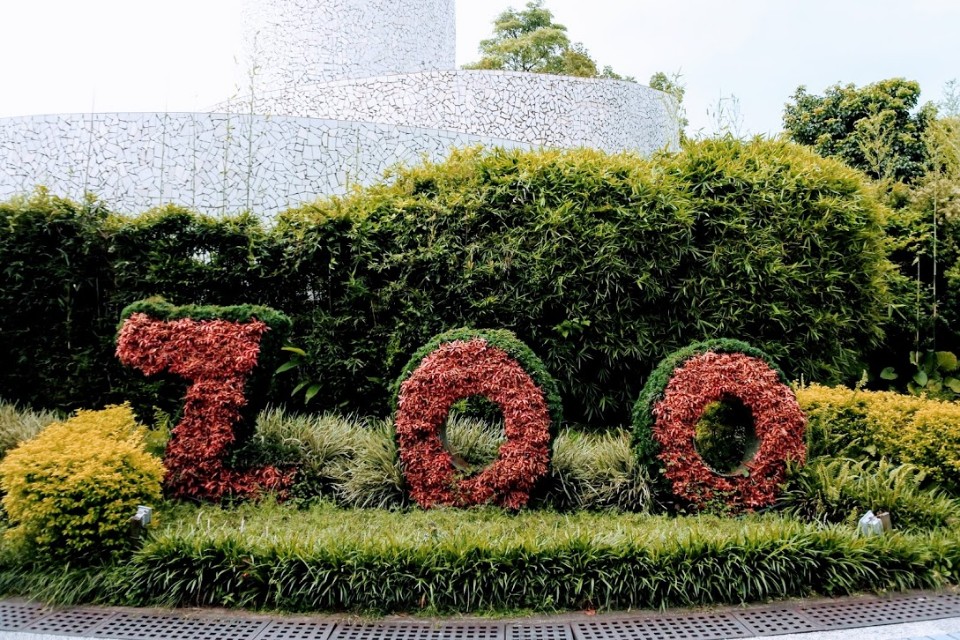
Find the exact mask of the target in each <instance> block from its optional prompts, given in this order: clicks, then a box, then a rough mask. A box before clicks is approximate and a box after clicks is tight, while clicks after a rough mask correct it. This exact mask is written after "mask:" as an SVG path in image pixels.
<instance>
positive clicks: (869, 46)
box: [0, 0, 960, 134]
mask: <svg viewBox="0 0 960 640" xmlns="http://www.w3.org/2000/svg"><path fill="white" fill-rule="evenodd" d="M523 4H524V2H518V1H510V0H457V12H458V15H457V63H458V64H463V63H466V62H470V61H472V60H475V59H477V58H478V57H479V56H478V54H477V45H478V43H479V41H480V40H481V39H482V38H484V37H488V36H489V35H490V33H491V29H492V22H493V19H494V18H495V17H496V16H497V14H498V13H500V12H501V11H503V10H504V9H506V8H508V7H510V6H513V7H516V8H522V6H523ZM237 5H238V2H237V0H163V2H159V1H158V0H0V27H2V31H0V33H2V35H0V117H2V116H14V115H30V114H42V113H64V112H88V111H90V110H91V109H95V110H97V111H164V110H169V111H196V110H203V109H204V108H206V107H209V106H210V105H213V104H215V103H217V102H220V101H221V100H223V99H224V98H226V97H227V96H230V95H232V94H235V93H236V92H237V87H238V84H239V81H238V78H239V77H241V74H240V73H239V70H238V69H237V64H236V62H235V53H236V51H237V50H238V48H239V43H240V20H239V16H238V15H237V14H238V11H237V9H236V7H237ZM546 6H547V8H549V9H551V10H552V11H553V12H554V14H555V17H556V20H557V21H558V22H560V23H562V24H565V25H566V26H567V27H568V31H569V35H570V37H571V39H572V40H574V41H578V42H582V43H583V44H584V45H585V46H586V47H587V49H588V50H589V51H590V53H591V54H592V55H593V57H594V58H595V59H597V60H598V62H599V63H600V65H601V66H602V65H607V64H609V65H611V66H612V67H613V68H614V69H615V70H616V71H617V72H619V73H621V74H625V75H632V76H635V77H636V78H637V80H639V81H641V82H644V83H646V82H647V80H648V79H649V77H650V75H651V74H653V73H654V72H656V71H665V72H675V71H679V72H680V73H682V76H683V79H682V81H683V82H684V83H685V84H686V86H687V100H686V107H687V111H688V117H689V119H690V122H691V127H690V130H691V132H693V133H696V132H697V131H698V130H699V131H702V132H703V133H705V134H709V133H711V132H712V131H713V130H714V129H715V128H716V118H715V117H711V116H710V115H708V110H711V111H717V109H718V105H720V104H721V103H720V101H721V99H723V102H722V106H723V108H724V109H725V110H726V112H727V113H728V114H729V113H730V112H731V107H732V105H733V101H732V100H731V96H735V97H736V99H737V102H738V103H739V114H740V116H741V119H742V131H741V133H744V134H747V133H776V132H778V131H779V130H780V127H781V114H782V111H783V104H784V102H785V101H786V100H787V99H788V98H789V97H790V96H791V95H792V94H793V92H794V91H795V90H796V88H797V86H798V85H801V84H803V85H806V86H807V87H808V88H809V89H810V90H811V91H813V92H815V93H822V92H823V90H824V89H825V88H826V87H828V86H830V85H832V84H834V83H836V82H843V83H848V82H853V83H855V84H857V85H863V84H867V83H870V82H874V81H877V80H881V79H884V78H890V77H895V76H902V77H906V78H909V79H913V80H917V81H919V82H920V84H921V87H922V88H923V98H922V99H923V100H924V101H926V100H934V101H936V100H939V99H941V97H942V89H943V86H944V84H945V83H946V82H947V81H948V80H950V79H952V78H960V0H724V1H722V2H721V1H717V0H660V1H658V2H651V1H648V0H590V1H589V2H585V1H584V0H546ZM728 120H729V118H728Z"/></svg>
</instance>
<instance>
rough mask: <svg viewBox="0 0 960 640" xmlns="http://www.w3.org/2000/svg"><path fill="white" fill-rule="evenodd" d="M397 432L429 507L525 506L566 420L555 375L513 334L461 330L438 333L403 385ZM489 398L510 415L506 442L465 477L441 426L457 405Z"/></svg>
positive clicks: (415, 492) (410, 479)
mask: <svg viewBox="0 0 960 640" xmlns="http://www.w3.org/2000/svg"><path fill="white" fill-rule="evenodd" d="M396 391H397V394H396V396H395V398H396V400H395V401H396V407H395V408H396V417H395V424H396V436H397V442H398V445H399V450H400V459H401V462H402V463H403V468H404V474H405V477H406V480H407V484H408V485H409V488H410V495H411V497H412V498H413V499H414V500H416V501H417V503H419V504H420V505H421V506H423V507H424V508H430V507H433V506H439V505H448V506H457V507H466V506H472V505H481V504H496V505H499V506H502V507H506V508H508V509H519V508H521V507H523V506H525V505H526V504H527V502H528V501H529V499H530V492H531V490H532V489H533V488H534V486H535V485H536V484H537V482H538V481H539V480H540V479H541V478H543V477H544V476H545V475H546V474H547V471H548V470H549V463H550V440H551V432H552V429H551V426H552V425H553V424H558V423H559V421H560V420H561V412H560V411H561V410H560V397H559V394H558V392H557V385H556V382H555V381H554V379H553V378H552V377H551V376H550V374H549V373H547V370H546V368H545V367H544V366H543V363H542V362H541V361H540V359H539V358H538V357H537V356H536V355H535V354H534V353H533V352H532V351H531V350H530V349H529V348H528V347H527V346H526V345H524V344H523V343H522V342H520V341H519V340H518V339H517V338H516V336H514V335H513V334H512V333H511V332H509V331H502V330H498V331H492V330H490V331H481V330H472V329H455V330H453V331H448V332H447V333H444V334H441V335H439V336H436V337H435V338H433V339H432V340H431V341H430V342H429V343H428V344H427V345H426V346H425V347H423V348H422V349H421V350H420V351H418V352H417V354H416V355H414V357H413V358H412V359H411V360H410V362H409V363H408V364H407V366H406V368H405V369H404V372H403V373H402V374H401V376H400V378H399V380H398V381H397V383H396ZM471 396H483V397H485V398H487V399H488V400H490V401H492V402H493V403H494V404H496V405H497V406H498V407H499V408H500V410H501V411H502V413H503V418H504V435H505V436H506V441H505V442H504V444H503V445H501V447H500V451H499V453H498V455H497V457H496V459H495V460H494V461H493V462H491V463H490V464H489V465H487V466H486V467H485V468H484V469H482V470H481V471H480V472H478V473H476V474H474V475H472V476H467V477H461V476H459V474H458V472H457V469H456V467H455V465H454V460H453V456H452V454H451V452H450V451H449V450H448V449H447V448H446V447H445V446H444V444H443V440H442V438H441V433H440V431H441V429H442V428H443V424H444V422H445V421H446V418H447V415H448V414H449V412H450V408H451V406H452V405H453V403H455V402H457V401H458V400H462V399H464V398H469V397H471Z"/></svg>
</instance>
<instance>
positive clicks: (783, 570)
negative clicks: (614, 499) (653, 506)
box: [0, 504, 960, 613]
mask: <svg viewBox="0 0 960 640" xmlns="http://www.w3.org/2000/svg"><path fill="white" fill-rule="evenodd" d="M159 517H160V522H161V527H160V529H159V530H158V531H157V532H156V533H155V534H154V535H152V536H151V537H150V539H149V540H148V541H147V542H146V543H145V545H144V547H143V549H142V550H140V551H139V552H138V553H137V554H135V555H134V556H133V557H132V558H131V559H130V561H129V562H127V563H125V564H124V565H123V566H116V565H115V566H112V567H105V568H102V569H100V570H98V572H97V574H96V575H92V574H91V575H89V576H77V575H74V576H71V580H70V582H69V584H70V588H69V589H68V588H61V589H55V585H56V584H57V583H58V582H59V581H61V580H63V579H64V578H63V577H62V576H63V575H64V571H63V570H62V569H58V570H57V572H56V574H53V575H51V574H44V575H37V574H36V573H34V572H31V570H30V567H29V566H28V565H26V566H25V565H22V564H18V563H16V562H15V560H14V559H11V560H10V561H8V563H3V562H2V560H3V556H0V589H2V588H6V589H7V590H8V591H9V592H10V593H16V594H20V595H26V594H30V593H37V594H46V595H47V596H48V597H53V598H56V599H63V598H75V597H76V596H75V594H84V595H83V596H82V597H83V599H85V600H95V601H98V602H100V603H102V604H118V605H119V604H123V605H134V606H215V607H244V608H259V609H267V610H274V611H276V610H282V611H294V612H317V611H343V610H350V611H376V612H391V611H409V612H414V611H418V610H423V609H427V610H428V611H432V612H434V613H440V612H458V613H469V612H477V611H487V612H489V611H505V610H506V611H516V610H517V609H534V610H541V611H555V610H564V609H575V610H582V609H593V608H595V609H619V610H623V609H632V608H652V609H657V608H663V607H675V606H702V605H709V604H719V603H736V604H739V603H745V602H758V601H768V600H770V599H773V598H786V597H805V596H809V595H811V594H821V595H830V596H836V595H843V594H850V593H855V592H857V591H863V590H870V591H884V590H901V589H916V588H935V587H939V586H943V585H945V584H950V583H955V582H956V579H957V574H956V567H957V566H958V564H957V562H958V561H960V556H958V549H960V547H958V545H957V544H956V534H955V533H953V532H951V531H949V530H939V531H935V532H930V533H924V534H918V535H910V534H903V533H892V534H890V535H886V536H875V537H865V536H859V535H857V534H856V532H855V531H854V530H852V529H850V528H844V527H835V526H826V527H825V526H823V525H819V524H803V523H800V522H798V521H796V520H790V519H784V518H778V517H755V516H754V517H749V518H743V519H736V520H734V519H724V518H717V517H705V516H702V517H700V518H696V519H694V518H685V519H670V518H663V517H650V516H638V515H617V516H614V515H610V514H577V515H572V516H563V515H557V514H552V513H547V512H524V513H521V514H519V515H515V516H505V515H503V514H502V513H500V512H497V511H493V510H490V509H472V510H470V511H466V512H464V511H449V510H448V511H444V510H439V511H429V512H423V511H419V512H418V511H415V512H408V513H404V512H390V511H382V510H373V511H349V510H341V509H334V508H330V507H329V506H324V505H319V506H317V507H314V508H312V509H310V510H308V511H299V512H296V513H295V514H291V513H289V512H286V511H284V510H281V509H278V508H276V507H271V506H270V505H269V504H266V505H265V504H260V505H249V506H247V507H244V508H242V509H239V510H230V511H221V510H218V509H212V508H210V507H202V508H199V509H198V508H195V507H190V506H183V507H180V508H178V509H177V510H176V511H174V512H169V511H168V512H163V513H160V514H159ZM281 519H282V520H283V525H282V526H280V527H278V526H277V522H278V521H280V520H281ZM667 532H669V533H667Z"/></svg>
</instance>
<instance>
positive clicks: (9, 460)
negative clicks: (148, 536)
mask: <svg viewBox="0 0 960 640" xmlns="http://www.w3.org/2000/svg"><path fill="white" fill-rule="evenodd" d="M143 446H144V432H143V428H142V427H139V426H137V424H136V422H135V421H134V418H133V413H132V411H131V410H130V407H129V406H119V407H110V408H107V409H104V410H103V411H80V412H78V413H77V415H76V416H75V417H73V418H71V419H70V420H67V421H66V422H59V423H56V424H53V425H51V426H49V427H47V428H46V429H45V430H44V431H43V432H42V433H41V434H40V435H39V436H37V437H36V438H34V439H33V440H30V441H28V442H25V443H23V444H21V445H20V446H19V447H17V448H16V449H14V450H13V451H11V452H10V454H9V455H7V457H6V458H4V460H3V461H2V462H0V487H2V489H3V491H4V492H5V494H6V495H5V496H4V498H3V507H4V509H5V510H6V513H7V515H8V516H9V518H10V522H11V525H12V526H11V528H10V529H8V530H7V532H6V536H7V537H8V538H9V539H10V540H12V541H13V542H14V543H15V544H17V545H22V546H23V547H24V548H25V549H26V550H27V552H28V553H30V554H31V555H35V556H36V557H38V558H40V559H50V560H76V561H80V562H90V561H93V560H97V559H100V558H102V557H104V556H109V555H110V554H112V553H115V552H118V551H121V550H123V549H125V548H126V547H127V546H128V544H129V542H130V528H129V524H128V521H129V519H130V518H131V517H132V516H133V515H134V514H135V513H136V508H137V505H139V504H143V503H156V502H157V501H159V500H160V482H161V480H162V479H163V473H164V470H163V466H162V465H161V464H160V460H158V459H157V458H155V457H153V456H151V455H149V454H147V453H146V452H145V451H144V450H143Z"/></svg>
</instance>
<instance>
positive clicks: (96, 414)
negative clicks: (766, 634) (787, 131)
mask: <svg viewBox="0 0 960 640" xmlns="http://www.w3.org/2000/svg"><path fill="white" fill-rule="evenodd" d="M887 186H888V187H889V186H890V185H889V184H888V185H887ZM882 187H883V185H878V183H874V182H871V181H870V180H868V178H867V177H866V176H864V174H862V173H860V172H858V171H856V170H855V169H853V168H850V167H848V166H846V165H844V164H842V163H841V162H839V161H837V160H833V159H825V158H822V157H819V156H817V155H816V154H815V153H814V152H813V151H811V150H809V149H806V148H804V147H802V146H798V145H795V144H792V143H788V142H780V141H766V140H755V141H752V142H743V141H737V140H733V139H725V140H707V141H700V142H689V143H687V144H685V145H684V148H683V149H682V150H681V151H680V152H677V153H671V154H662V155H658V156H656V157H654V158H652V159H649V160H643V159H639V158H637V157H634V156H631V155H626V154H624V155H615V156H609V155H605V154H602V153H600V152H592V151H586V150H580V151H567V152H560V151H539V152H526V151H481V150H466V151H459V152H454V154H453V155H452V156H451V157H450V158H449V159H448V160H447V161H445V162H443V163H438V164H430V163H428V164H424V165H422V166H418V167H413V168H405V169H398V170H397V171H396V172H395V174H394V175H392V176H390V177H389V178H388V179H387V180H385V181H384V182H383V183H382V184H380V185H377V186H373V187H369V188H365V189H362V190H357V191H355V192H354V193H352V194H351V195H349V196H346V197H342V198H331V199H327V200H322V201H319V202H317V203H316V204H313V205H309V206H306V207H303V208H301V209H297V210H292V211H289V212H286V213H284V214H282V215H281V216H280V217H279V218H278V219H277V220H275V221H274V222H273V223H271V224H270V225H265V224H263V223H262V222H261V221H259V220H258V219H257V218H256V217H255V216H253V215H250V216H240V217H233V218H224V219H214V218H208V217H204V216H201V215H198V214H194V213H191V212H189V211H186V210H183V209H179V208H176V207H166V208H162V209H158V210H154V211H149V212H146V213H143V214H140V215H137V216H129V215H121V214H118V213H114V212H109V211H105V210H104V209H103V208H102V207H101V206H100V205H99V204H98V203H97V202H96V201H95V200H90V201H88V202H84V203H73V202H68V201H64V200H60V199H58V198H56V197H54V196H51V195H49V194H47V193H45V192H42V191H41V192H38V193H37V194H36V195H35V196H33V197H32V198H25V199H18V200H14V201H11V202H8V203H5V204H0V228H2V229H3V230H4V232H3V234H0V264H2V265H3V272H2V273H3V276H2V279H0V330H2V332H0V354H3V358H4V360H3V366H2V367H0V397H3V398H5V399H6V401H5V403H3V404H0V457H2V460H0V488H2V492H3V521H2V525H0V526H2V527H3V529H4V531H3V537H2V541H0V590H2V591H3V592H5V593H8V594H17V595H25V596H31V597H37V598H41V599H45V600H49V601H54V602H64V603H75V602H98V603H112V604H130V605H171V606H183V605H195V604H199V605H212V606H229V607H248V608H258V609H277V610H288V611H342V610H348V611H370V612H392V611H405V612H418V611H425V612H430V613H437V612H443V613H448V612H486V613H492V612H496V613H502V612H505V611H517V610H537V611H555V610H568V609H582V608H587V609H625V608H637V607H666V606H678V605H704V604H714V603H729V602H732V603H741V602H751V601H762V600H768V599H776V598H785V597H791V596H801V595H809V594H825V595H835V594H846V593H853V592H857V591H864V590H870V591H877V590H899V589H908V588H933V587H939V586H944V585H948V584H954V583H957V582H958V581H960V575H958V567H960V545H958V542H960V534H958V533H957V525H958V524H960V502H958V501H957V498H958V497H960V404H957V403H956V402H954V401H953V397H954V396H955V394H956V392H957V391H960V382H957V380H956V379H955V378H953V377H952V374H953V372H954V371H955V370H956V369H957V368H958V363H957V359H956V357H955V356H953V354H952V353H951V352H949V351H947V350H945V348H946V347H951V348H952V345H953V343H952V342H951V340H954V337H953V336H952V335H951V334H950V333H949V331H948V327H944V326H942V325H938V324H937V323H938V322H939V323H942V322H943V321H942V320H940V319H939V318H940V317H947V318H950V317H952V315H951V314H953V312H954V309H952V307H951V308H947V307H950V305H951V301H952V300H953V298H952V297H950V296H951V295H952V289H950V288H949V287H950V286H952V285H953V280H952V279H951V278H952V277H953V276H950V275H949V269H944V271H946V272H947V273H948V275H947V276H946V280H945V281H944V282H943V283H942V289H941V295H942V296H943V302H942V306H943V307H944V308H943V309H941V310H940V314H941V315H940V316H937V317H934V318H933V319H932V320H930V319H929V318H927V312H926V307H925V306H924V305H923V304H921V303H919V302H918V301H917V300H918V297H917V296H918V292H919V294H920V299H921V300H922V299H923V296H924V295H925V292H926V291H927V287H928V286H929V284H930V283H929V282H926V281H923V280H922V279H915V277H914V275H913V272H914V271H915V270H916V264H917V259H918V256H922V255H924V254H922V249H923V247H924V246H925V244H924V243H925V242H926V239H927V237H928V236H927V233H928V230H927V229H926V227H925V226H924V225H925V224H926V222H925V221H924V220H923V218H922V217H920V216H911V215H909V211H908V210H907V209H906V208H905V207H904V206H902V204H903V203H902V201H901V202H900V204H899V205H898V204H897V198H898V197H901V196H902V194H903V191H902V190H900V191H898V188H893V187H891V188H882ZM905 188H906V187H904V189H905ZM916 188H917V189H918V193H919V192H920V190H921V187H916ZM898 194H900V195H898ZM951 202H953V201H951ZM896 206H898V207H899V208H895V207H896ZM944 206H945V207H946V209H947V210H948V211H949V210H951V209H950V207H951V206H953V205H952V204H949V203H948V204H947V205H944ZM948 222H949V221H948ZM948 229H949V227H948ZM945 235H946V236H947V237H945V238H941V240H940V241H941V242H942V243H943V244H944V245H945V247H947V248H946V249H945V250H946V251H947V252H948V253H947V255H946V257H943V254H941V259H945V260H956V259H957V256H956V255H953V254H950V253H949V252H950V251H953V250H954V249H955V248H956V247H955V244H954V242H953V240H952V236H950V235H949V233H946V234H945ZM924 259H925V257H924ZM950 266H951V267H952V266H954V265H950ZM941 277H943V276H941ZM944 291H945V293H944ZM957 299H960V298H957ZM924 304H925V303H924ZM958 309H960V307H958ZM931 327H938V328H939V330H940V332H941V333H940V338H939V340H940V342H939V343H938V345H939V347H940V350H937V348H936V346H932V345H929V344H928V343H927V342H923V340H924V339H925V338H921V334H923V335H925V332H927V331H929V330H931ZM911 360H912V362H913V365H911V364H910V361H911ZM911 366H912V367H913V369H914V371H912V372H911V374H909V375H907V374H906V373H905V372H906V371H907V370H908V369H909V368H910V367H911ZM897 372H899V373H900V377H899V378H898V377H897ZM907 381H909V386H907V385H905V384H903V383H905V382H907ZM898 384H901V385H902V386H899V387H898V386H897V385H898ZM955 387H956V389H955ZM141 505H142V506H149V507H152V508H153V512H152V517H151V518H149V519H150V520H151V521H150V522H149V523H147V522H145V518H144V517H143V513H142V512H141V517H140V518H139V519H137V518H135V517H134V516H135V515H136V514H137V511H138V506H141ZM868 511H873V512H874V513H875V514H888V515H889V521H888V524H889V526H886V527H884V530H883V531H882V532H880V531H875V530H868V529H866V528H863V527H861V526H859V523H860V521H861V518H863V517H864V516H865V514H866V513H867V512H868ZM885 518H886V516H885Z"/></svg>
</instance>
